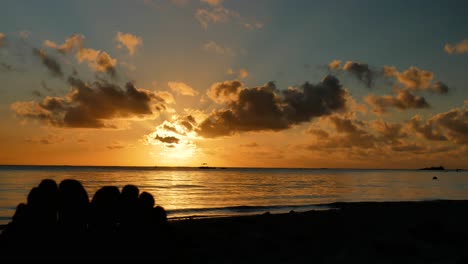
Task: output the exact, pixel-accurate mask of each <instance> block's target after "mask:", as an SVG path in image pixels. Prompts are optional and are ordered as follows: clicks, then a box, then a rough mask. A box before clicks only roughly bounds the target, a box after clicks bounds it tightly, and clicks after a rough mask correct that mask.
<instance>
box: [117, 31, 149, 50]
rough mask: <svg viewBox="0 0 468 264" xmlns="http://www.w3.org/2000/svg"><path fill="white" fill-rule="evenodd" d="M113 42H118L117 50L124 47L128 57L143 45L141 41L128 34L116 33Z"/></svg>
mask: <svg viewBox="0 0 468 264" xmlns="http://www.w3.org/2000/svg"><path fill="white" fill-rule="evenodd" d="M115 40H117V41H118V42H119V45H118V46H117V47H118V48H122V47H126V48H127V50H128V53H129V54H130V55H133V54H135V50H136V48H137V47H138V46H141V45H143V39H142V38H141V37H137V36H135V35H132V34H130V33H122V32H117V36H116V37H115Z"/></svg>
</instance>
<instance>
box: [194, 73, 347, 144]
mask: <svg viewBox="0 0 468 264" xmlns="http://www.w3.org/2000/svg"><path fill="white" fill-rule="evenodd" d="M208 95H209V96H210V98H212V99H213V100H214V101H216V102H218V103H223V104H225V105H226V106H227V109H221V110H214V111H213V112H212V113H211V114H210V115H209V116H208V117H207V118H206V119H205V120H203V121H202V122H201V123H200V124H199V125H198V127H197V129H196V131H197V133H198V134H199V135H201V136H203V137H219V136H229V135H232V134H234V133H237V132H246V131H264V130H273V131H279V130H284V129H287V128H289V127H291V126H292V125H295V124H300V123H303V122H308V121H310V120H311V119H312V118H314V117H319V116H324V115H329V114H331V113H333V112H336V111H342V110H345V108H346V96H347V92H346V91H345V90H344V89H343V88H342V86H341V84H340V83H339V80H338V79H336V78H335V77H333V76H331V75H328V76H326V77H325V78H324V79H323V80H322V81H321V82H320V83H318V84H310V83H304V84H302V85H301V86H299V87H290V88H289V89H288V90H284V91H280V90H278V89H277V88H276V86H275V84H274V83H273V82H269V83H267V84H265V85H263V86H260V87H254V88H246V87H244V85H242V84H241V83H240V82H238V81H228V82H223V83H217V84H214V85H213V86H212V87H211V88H210V90H209V91H208Z"/></svg>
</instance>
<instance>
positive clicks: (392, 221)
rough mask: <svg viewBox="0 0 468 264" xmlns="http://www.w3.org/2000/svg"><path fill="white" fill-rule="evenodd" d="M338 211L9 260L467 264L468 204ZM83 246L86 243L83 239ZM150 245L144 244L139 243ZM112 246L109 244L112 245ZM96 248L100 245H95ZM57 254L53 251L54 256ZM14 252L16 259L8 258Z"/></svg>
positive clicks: (232, 220)
mask: <svg viewBox="0 0 468 264" xmlns="http://www.w3.org/2000/svg"><path fill="white" fill-rule="evenodd" d="M331 206H335V207H336V208H339V209H335V210H328V211H308V212H302V213H294V212H292V213H288V214H264V215H255V216H239V217H223V218H200V219H198V218H195V219H184V220H176V221H169V222H168V224H167V227H165V228H164V230H163V231H161V232H159V233H156V234H150V233H148V234H147V236H146V237H135V239H134V240H132V239H126V240H125V241H126V242H125V243H129V245H130V244H131V245H133V246H135V245H144V246H141V247H139V250H135V251H127V253H125V249H126V248H128V247H127V246H128V245H122V243H120V242H119V243H116V244H112V245H111V244H109V247H108V248H106V249H105V252H104V251H103V252H104V253H102V254H98V255H99V256H96V255H95V254H94V253H95V252H99V251H97V250H96V247H95V246H94V247H92V248H93V250H94V251H93V252H94V253H93V254H91V253H89V249H90V247H89V243H87V244H86V245H84V244H80V243H77V244H75V245H74V246H75V247H78V248H80V247H82V248H80V249H79V250H75V251H72V252H74V253H73V254H71V253H67V254H60V252H59V251H58V250H59V249H60V248H55V250H51V251H50V252H48V253H47V254H39V255H37V254H36V255H34V254H28V251H27V250H25V249H24V248H23V249H22V250H20V251H12V250H11V245H8V243H6V244H5V243H3V244H2V246H1V248H0V253H1V256H2V258H8V259H10V260H11V259H15V260H16V259H21V258H27V257H29V258H31V259H37V258H42V259H50V258H52V259H62V260H63V259H67V260H68V259H77V258H78V259H81V260H95V259H113V260H121V259H126V260H138V259H151V260H156V261H160V262H174V263H180V262H185V263H468V201H430V202H384V203H372V202H370V203H337V204H332V205H331ZM86 239H88V238H86ZM144 239H147V240H148V242H144ZM112 241H113V240H112ZM95 245H98V244H97V243H96V244H95ZM54 246H56V244H55V243H53V242H52V243H51V247H52V249H54V248H53V247H54ZM12 252H14V253H12Z"/></svg>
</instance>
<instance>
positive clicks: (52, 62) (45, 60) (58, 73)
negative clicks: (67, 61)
mask: <svg viewBox="0 0 468 264" xmlns="http://www.w3.org/2000/svg"><path fill="white" fill-rule="evenodd" d="M33 54H34V55H35V56H37V57H39V58H40V59H41V62H42V64H43V65H44V66H46V68H47V69H48V70H49V72H50V74H51V75H52V76H54V77H60V78H63V72H62V67H61V66H60V64H59V63H58V62H57V60H56V59H54V58H53V57H51V56H49V55H48V54H47V53H46V52H45V51H43V50H39V49H36V48H34V49H33Z"/></svg>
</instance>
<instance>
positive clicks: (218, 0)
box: [200, 0, 223, 6]
mask: <svg viewBox="0 0 468 264" xmlns="http://www.w3.org/2000/svg"><path fill="white" fill-rule="evenodd" d="M200 2H202V3H205V4H208V5H210V6H220V5H221V4H222V3H223V0H200Z"/></svg>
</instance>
